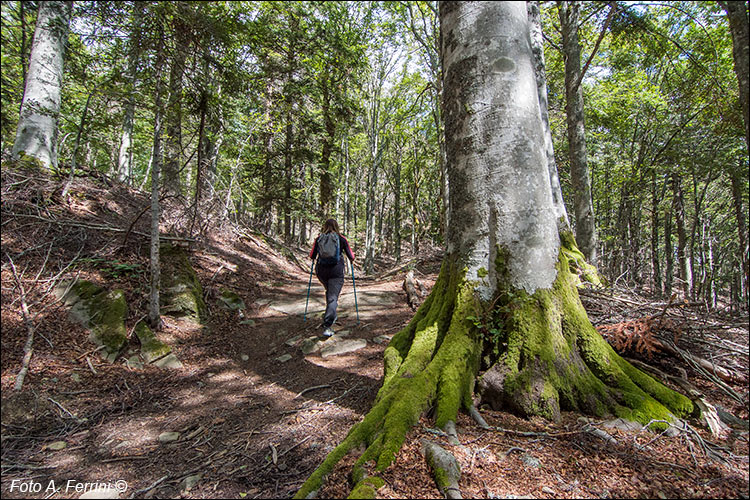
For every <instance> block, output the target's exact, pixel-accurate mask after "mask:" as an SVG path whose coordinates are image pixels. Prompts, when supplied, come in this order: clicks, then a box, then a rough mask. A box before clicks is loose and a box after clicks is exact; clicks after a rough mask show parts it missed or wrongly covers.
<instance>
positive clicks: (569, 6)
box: [558, 2, 597, 265]
mask: <svg viewBox="0 0 750 500" xmlns="http://www.w3.org/2000/svg"><path fill="white" fill-rule="evenodd" d="M558 4H559V6H560V10H559V13H560V26H561V29H562V37H563V51H564V53H565V112H566V116H567V124H568V143H569V146H568V150H569V155H570V179H571V181H572V183H573V207H574V213H575V226H576V242H577V243H578V245H579V247H580V248H581V251H582V252H583V255H585V256H586V260H587V261H588V262H590V263H591V264H592V265H596V263H597V255H596V244H597V241H596V227H595V219H594V207H593V202H592V198H591V179H590V176H589V168H588V159H587V156H586V134H585V125H584V114H583V87H582V85H581V46H580V44H579V43H578V11H579V3H578V2H558Z"/></svg>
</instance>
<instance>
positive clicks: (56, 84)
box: [12, 2, 73, 170]
mask: <svg viewBox="0 0 750 500" xmlns="http://www.w3.org/2000/svg"><path fill="white" fill-rule="evenodd" d="M72 7H73V2H41V3H40V4H39V14H38V15H37V22H36V31H35V32H34V41H33V43H32V46H31V56H30V57H29V71H28V75H27V77H26V87H25V90H24V94H23V102H22V103H21V114H20V117H19V120H18V128H17V130H16V142H15V143H13V151H12V155H13V158H15V159H21V158H22V157H23V156H29V157H31V158H35V159H36V160H38V161H39V162H40V163H41V165H42V166H44V167H46V168H50V169H53V170H56V169H57V132H58V127H57V117H58V114H59V113H60V94H61V91H62V79H63V60H64V55H65V45H66V41H67V39H68V25H69V24H70V13H71V10H72Z"/></svg>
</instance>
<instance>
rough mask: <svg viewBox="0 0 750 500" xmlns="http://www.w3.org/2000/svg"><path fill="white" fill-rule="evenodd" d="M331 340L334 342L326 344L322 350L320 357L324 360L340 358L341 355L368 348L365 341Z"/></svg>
mask: <svg viewBox="0 0 750 500" xmlns="http://www.w3.org/2000/svg"><path fill="white" fill-rule="evenodd" d="M331 340H333V342H331V341H328V342H326V343H325V345H323V347H322V348H321V350H320V355H321V356H322V357H324V358H327V357H329V356H338V355H339V354H347V353H350V352H354V351H358V350H360V349H362V348H363V347H367V341H366V340H365V339H341V340H338V341H336V340H334V339H333V337H332V338H331Z"/></svg>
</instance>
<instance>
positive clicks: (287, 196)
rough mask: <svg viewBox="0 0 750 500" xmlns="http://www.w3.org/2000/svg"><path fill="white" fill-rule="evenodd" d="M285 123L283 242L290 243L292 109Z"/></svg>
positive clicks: (292, 144) (292, 146)
mask: <svg viewBox="0 0 750 500" xmlns="http://www.w3.org/2000/svg"><path fill="white" fill-rule="evenodd" d="M286 119H287V122H286V136H285V137H286V139H285V141H284V172H285V174H286V175H285V179H284V241H286V242H290V241H292V232H291V231H292V216H291V213H292V212H291V205H292V167H293V162H292V155H293V153H294V151H293V148H294V122H293V121H292V120H293V112H292V109H291V108H290V109H289V113H288V114H287V117H286Z"/></svg>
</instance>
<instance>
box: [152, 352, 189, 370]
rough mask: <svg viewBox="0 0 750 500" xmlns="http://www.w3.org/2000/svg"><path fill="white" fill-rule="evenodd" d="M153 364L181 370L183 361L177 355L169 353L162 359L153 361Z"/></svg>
mask: <svg viewBox="0 0 750 500" xmlns="http://www.w3.org/2000/svg"><path fill="white" fill-rule="evenodd" d="M151 364H152V365H153V366H158V367H159V368H172V369H175V370H179V369H180V368H182V362H181V361H180V360H179V359H177V356H175V355H174V354H167V355H166V356H164V357H163V358H161V359H157V360H156V361H154V362H153V363H151Z"/></svg>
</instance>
